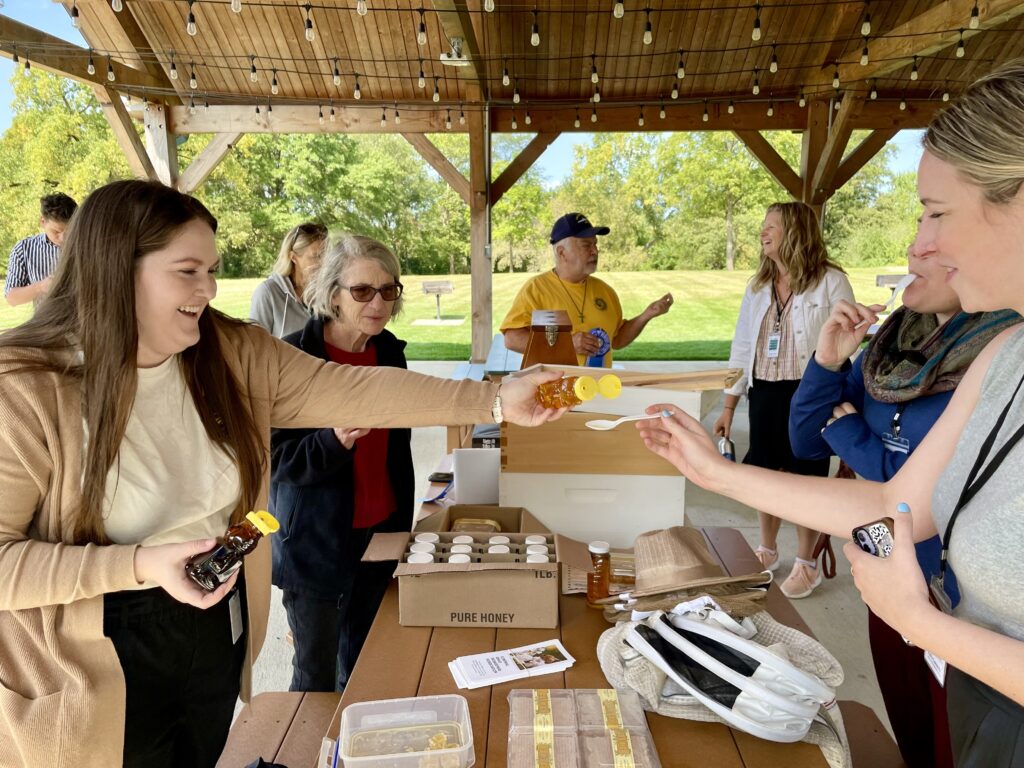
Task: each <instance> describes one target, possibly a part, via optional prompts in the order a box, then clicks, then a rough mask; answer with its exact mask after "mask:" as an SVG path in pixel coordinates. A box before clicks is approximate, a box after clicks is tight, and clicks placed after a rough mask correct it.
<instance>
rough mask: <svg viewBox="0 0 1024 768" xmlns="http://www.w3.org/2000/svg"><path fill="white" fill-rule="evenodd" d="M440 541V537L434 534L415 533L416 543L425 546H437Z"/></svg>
mask: <svg viewBox="0 0 1024 768" xmlns="http://www.w3.org/2000/svg"><path fill="white" fill-rule="evenodd" d="M440 540H441V537H440V536H438V535H437V534H436V533H417V534H416V541H419V542H425V543H427V544H437V542H439V541H440Z"/></svg>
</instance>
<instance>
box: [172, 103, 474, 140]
mask: <svg viewBox="0 0 1024 768" xmlns="http://www.w3.org/2000/svg"><path fill="white" fill-rule="evenodd" d="M259 106H260V111H259V114H257V113H256V105H255V104H249V105H246V106H211V107H210V108H209V109H207V108H206V107H201V108H199V109H197V110H196V113H195V114H194V115H193V114H191V112H190V110H189V109H188V107H172V108H171V109H170V110H169V116H170V122H171V131H172V132H173V133H176V134H187V133H231V132H239V133H401V134H408V133H445V132H446V131H445V127H444V121H445V115H444V108H443V107H442V108H438V109H432V110H425V109H422V106H423V105H422V104H419V105H418V106H419V107H420V109H415V108H413V109H409V108H408V107H409V106H412V105H405V104H401V103H400V104H399V105H398V108H399V110H401V114H402V122H401V123H399V124H398V125H395V121H394V119H393V118H394V104H393V103H388V104H383V105H382V104H377V105H374V106H369V105H367V106H359V107H355V106H341V105H339V104H338V102H337V101H335V102H334V110H335V113H336V115H335V119H334V120H328V121H326V122H324V124H323V125H320V117H319V113H318V106H319V105H317V104H307V105H299V106H293V105H288V104H275V105H274V111H273V112H267V104H266V102H265V101H263V102H261V103H260V105H259ZM323 107H324V112H325V113H326V112H327V104H326V103H324V104H323ZM382 110H383V111H384V112H385V114H386V118H387V119H386V120H385V124H384V125H383V126H381V124H380V118H381V111H382ZM471 111H476V110H470V109H468V108H467V109H466V116H467V120H468V117H469V114H470V112H471ZM460 128H461V129H462V132H463V133H465V132H466V129H465V128H464V127H462V126H460V125H459V124H458V122H456V123H455V125H454V126H453V129H460ZM451 132H452V133H456V132H457V131H456V130H453V131H451Z"/></svg>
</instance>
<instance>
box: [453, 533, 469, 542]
mask: <svg viewBox="0 0 1024 768" xmlns="http://www.w3.org/2000/svg"><path fill="white" fill-rule="evenodd" d="M472 543H473V537H472V536H467V535H465V534H462V535H460V536H456V537H455V538H454V539H452V544H472Z"/></svg>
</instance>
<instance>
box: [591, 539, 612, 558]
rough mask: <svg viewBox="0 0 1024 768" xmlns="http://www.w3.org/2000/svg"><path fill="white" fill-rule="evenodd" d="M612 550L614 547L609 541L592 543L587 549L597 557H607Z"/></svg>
mask: <svg viewBox="0 0 1024 768" xmlns="http://www.w3.org/2000/svg"><path fill="white" fill-rule="evenodd" d="M611 548H612V545H611V544H609V543H608V542H607V541H592V542H590V544H589V545H588V546H587V549H589V550H590V551H591V552H593V553H594V554H595V555H606V554H608V552H610V551H611Z"/></svg>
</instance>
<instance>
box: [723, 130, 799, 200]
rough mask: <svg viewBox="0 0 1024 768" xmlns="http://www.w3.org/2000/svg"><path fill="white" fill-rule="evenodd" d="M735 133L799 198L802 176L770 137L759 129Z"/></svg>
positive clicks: (787, 188)
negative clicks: (784, 158)
mask: <svg viewBox="0 0 1024 768" xmlns="http://www.w3.org/2000/svg"><path fill="white" fill-rule="evenodd" d="M733 133H735V134H736V138H738V139H739V140H740V141H742V142H743V143H744V144H745V145H746V147H747V149H749V150H750V154H752V155H753V156H754V157H755V158H757V161H758V162H759V163H761V165H762V166H763V167H764V169H765V170H766V171H768V173H770V174H771V175H772V178H774V179H775V180H776V181H777V182H779V184H781V185H782V187H783V189H785V190H786V191H787V192H789V194H790V195H792V196H793V197H794V198H796V199H798V200H799V199H800V188H801V182H800V177H799V176H797V175H796V171H794V170H793V169H792V168H790V167H789V163H787V162H786V161H785V160H783V159H782V157H781V156H780V155H779V153H778V152H776V151H775V147H773V146H772V145H771V144H769V143H768V139H766V138H765V137H764V136H762V135H761V134H760V133H758V132H757V131H733Z"/></svg>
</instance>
